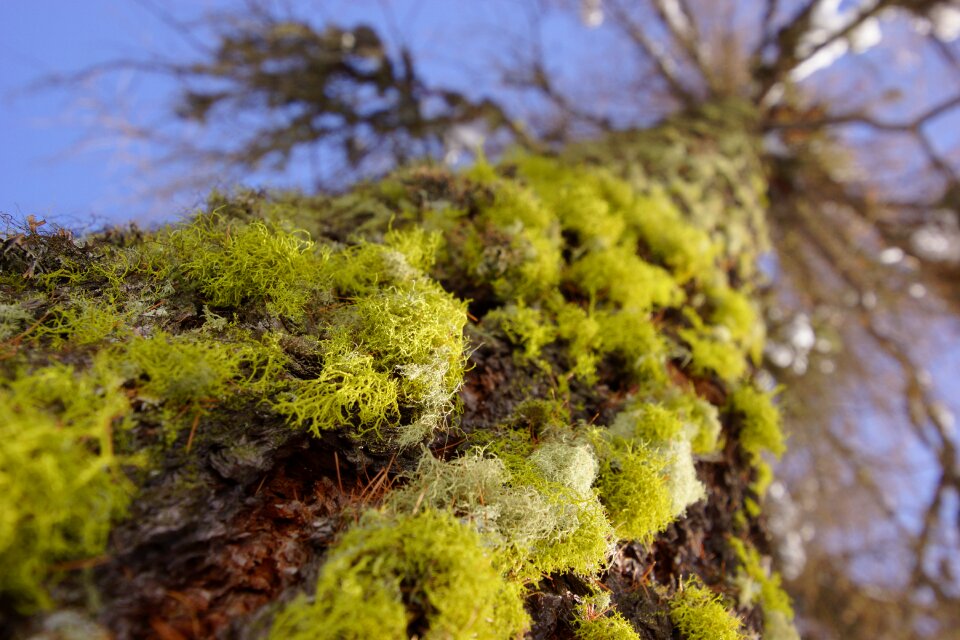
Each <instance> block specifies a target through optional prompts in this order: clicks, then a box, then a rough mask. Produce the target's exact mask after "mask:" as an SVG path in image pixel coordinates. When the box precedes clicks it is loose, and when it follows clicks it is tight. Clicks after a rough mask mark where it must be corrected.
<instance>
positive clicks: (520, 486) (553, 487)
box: [387, 442, 612, 581]
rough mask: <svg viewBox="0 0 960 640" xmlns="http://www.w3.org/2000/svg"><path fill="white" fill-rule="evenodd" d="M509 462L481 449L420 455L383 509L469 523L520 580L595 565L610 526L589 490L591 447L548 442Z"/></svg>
mask: <svg viewBox="0 0 960 640" xmlns="http://www.w3.org/2000/svg"><path fill="white" fill-rule="evenodd" d="M544 446H547V445H544ZM511 460H512V464H511V465H510V468H508V467H507V465H506V464H504V462H503V461H502V460H500V459H499V458H496V457H490V456H489V455H481V454H480V453H479V452H475V453H472V454H467V455H464V456H462V457H460V458H457V459H455V460H452V461H450V462H442V461H439V460H436V459H434V458H433V457H431V456H429V455H428V456H425V457H424V458H423V459H422V460H421V463H420V466H419V468H418V470H417V472H416V474H414V476H413V477H412V479H411V482H410V483H409V485H408V486H407V487H405V488H404V489H402V490H400V491H398V492H395V493H394V494H393V495H392V496H391V497H390V498H389V499H388V501H387V505H388V508H389V509H390V510H391V511H393V512H395V513H412V512H416V511H417V510H418V509H420V508H433V509H440V510H444V511H447V512H450V513H453V514H454V515H456V516H457V517H458V518H460V519H462V520H464V521H467V522H470V523H471V524H472V525H473V526H474V527H475V528H476V529H477V531H479V532H480V533H481V534H483V536H484V537H485V539H486V540H487V542H488V544H490V545H491V546H493V547H494V548H496V549H498V550H499V551H500V552H501V553H502V557H503V559H504V562H505V566H506V568H507V570H508V573H509V574H510V575H511V576H512V577H513V578H514V579H517V580H520V581H526V580H533V579H538V578H539V577H540V575H541V574H548V573H552V572H555V571H574V572H577V573H580V574H582V575H590V574H592V573H594V572H596V571H597V570H599V569H600V567H602V566H603V565H604V564H605V562H606V559H607V556H608V554H609V551H610V542H611V534H612V529H611V527H610V524H609V523H608V522H607V520H606V517H605V516H604V513H603V510H602V508H601V506H600V504H599V502H597V498H596V496H595V495H594V494H593V492H592V491H591V490H590V484H592V481H593V474H594V473H595V472H596V464H597V463H596V460H595V459H594V458H593V457H592V454H591V453H590V451H589V450H588V449H586V448H584V446H583V445H567V444H564V443H560V442H553V443H551V444H550V445H549V446H548V449H547V451H546V452H545V453H542V454H540V455H538V454H537V453H536V452H534V453H533V454H532V455H531V456H529V457H522V456H517V455H514V456H511ZM544 468H546V472H543V469H544ZM565 482H566V483H567V484H565Z"/></svg>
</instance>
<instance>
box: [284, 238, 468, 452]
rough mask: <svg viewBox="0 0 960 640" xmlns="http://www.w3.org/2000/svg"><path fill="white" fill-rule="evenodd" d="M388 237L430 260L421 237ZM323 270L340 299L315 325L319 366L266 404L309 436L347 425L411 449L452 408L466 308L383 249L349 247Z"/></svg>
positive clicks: (458, 380) (421, 258)
mask: <svg viewBox="0 0 960 640" xmlns="http://www.w3.org/2000/svg"><path fill="white" fill-rule="evenodd" d="M393 237H394V239H395V241H396V242H401V241H402V242H412V243H414V244H415V245H416V246H418V247H420V248H419V249H417V250H416V252H419V253H417V256H419V257H417V256H415V259H416V260H418V261H420V263H421V264H427V263H428V262H429V259H428V258H427V257H425V253H424V252H425V251H427V250H428V248H429V247H427V248H424V245H423V243H424V242H426V243H428V244H429V245H430V246H432V243H433V241H431V240H429V239H428V237H427V236H423V235H419V236H418V235H416V234H414V235H409V234H408V235H399V234H395V235H394V236H393ZM398 238H399V239H398ZM403 238H406V240H403ZM417 238H419V240H418V239H417ZM407 250H408V251H414V250H413V249H411V248H410V247H407ZM416 252H415V253H416ZM330 265H331V268H332V272H331V273H332V274H333V276H332V283H333V286H334V287H335V289H336V290H337V291H339V292H340V293H341V295H343V296H349V297H348V298H346V299H345V302H344V303H343V304H341V305H338V306H336V307H335V308H334V309H333V310H332V311H331V312H330V314H329V315H328V316H326V317H325V318H324V321H323V325H324V326H325V327H326V331H327V335H328V337H327V338H326V339H325V340H323V341H322V342H321V344H320V346H319V349H318V351H319V355H320V356H321V358H322V360H323V365H322V367H323V368H322V370H321V371H320V372H319V374H318V375H317V376H316V377H315V378H312V379H307V380H299V381H296V382H294V383H293V385H292V388H291V389H290V390H289V392H288V393H286V394H285V395H282V396H280V397H279V398H278V399H277V400H276V401H275V402H274V403H273V406H274V408H275V409H276V410H277V411H279V412H280V413H283V414H285V415H287V416H289V417H290V418H291V421H292V422H293V423H294V424H296V425H298V426H306V427H308V428H310V429H311V430H312V431H313V432H314V433H317V434H318V433H319V431H321V430H326V429H336V428H339V427H342V426H347V425H352V426H353V427H354V430H355V432H356V433H357V434H358V435H360V436H364V435H367V434H371V433H372V434H374V435H375V437H377V438H385V437H389V438H390V439H391V440H392V441H394V442H395V443H396V444H399V445H400V446H409V445H412V444H416V443H417V442H420V441H421V440H423V439H424V438H425V437H427V436H428V435H429V434H430V433H431V432H432V431H433V430H434V429H435V428H436V427H437V426H439V424H440V423H441V421H442V420H443V419H444V418H445V417H446V416H447V415H448V414H449V412H450V411H451V410H452V406H453V395H454V393H456V391H457V389H458V388H459V386H460V384H461V381H462V379H463V367H464V353H463V352H464V344H463V326H464V324H466V307H465V305H464V304H463V303H462V302H459V301H458V300H456V299H455V298H454V297H453V296H451V295H450V294H448V293H446V292H445V291H444V290H443V289H442V288H441V287H440V286H439V285H438V284H437V283H436V282H434V281H432V280H430V279H429V278H427V277H426V276H424V275H423V273H422V272H420V271H419V270H418V269H415V268H414V267H413V266H411V265H410V264H409V263H408V262H407V259H406V255H405V254H403V253H400V252H399V251H396V250H393V249H390V248H385V247H382V246H379V245H373V244H362V245H358V246H356V247H353V248H349V249H345V250H343V251H341V252H338V253H335V254H333V255H332V256H331V257H330Z"/></svg>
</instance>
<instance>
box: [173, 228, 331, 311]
mask: <svg viewBox="0 0 960 640" xmlns="http://www.w3.org/2000/svg"><path fill="white" fill-rule="evenodd" d="M166 243H167V244H168V246H169V249H170V251H171V254H172V255H171V256H170V257H169V259H170V260H171V261H174V262H175V263H177V262H179V268H180V270H181V272H182V273H183V276H184V277H185V278H186V280H187V281H188V282H191V283H193V284H195V285H196V286H197V287H198V289H199V290H200V292H201V294H202V295H203V296H204V300H205V302H207V303H209V304H210V305H212V306H214V307H233V308H236V307H239V306H240V305H241V304H244V303H254V304H265V305H266V307H267V309H268V310H270V311H272V312H274V313H277V314H279V315H283V316H290V317H293V318H298V317H300V316H301V315H302V314H303V312H304V306H305V305H306V303H307V301H308V299H309V297H310V294H311V290H312V289H314V288H318V287H319V286H321V285H322V281H321V280H318V278H317V276H318V274H320V273H322V267H323V263H324V255H323V254H322V253H317V252H315V245H314V243H313V241H312V240H310V239H309V238H308V237H307V235H306V233H305V232H301V231H288V230H285V229H281V228H279V227H277V226H274V225H268V224H266V223H264V222H261V221H259V220H257V221H252V222H249V223H228V222H226V221H224V220H223V219H222V218H221V217H220V216H219V215H217V214H209V215H206V216H198V217H197V218H195V219H194V220H193V221H191V222H190V224H187V225H184V226H181V227H180V228H178V229H176V230H174V231H173V232H172V233H171V234H170V235H169V238H167V239H166Z"/></svg>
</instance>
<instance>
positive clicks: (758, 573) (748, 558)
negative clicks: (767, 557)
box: [730, 538, 793, 621]
mask: <svg viewBox="0 0 960 640" xmlns="http://www.w3.org/2000/svg"><path fill="white" fill-rule="evenodd" d="M730 546H731V547H733V550H734V552H735V553H736V554H737V558H739V560H740V565H741V566H740V570H741V572H742V574H743V575H745V576H746V577H747V578H749V579H750V580H751V581H753V582H754V583H756V584H758V585H760V605H761V606H762V607H763V611H764V614H765V615H769V614H771V613H775V612H776V613H779V614H781V615H782V616H785V617H786V619H787V620H788V621H789V620H793V605H792V604H791V602H790V596H788V595H787V593H786V592H785V591H784V590H783V587H782V586H781V584H780V575H779V574H777V573H776V572H769V571H767V569H765V568H764V566H763V563H762V561H761V559H760V553H759V552H758V551H757V550H756V549H755V548H753V547H752V546H748V545H747V544H746V543H745V542H743V541H742V540H740V539H739V538H730ZM744 592H747V593H749V592H750V590H741V593H744ZM741 604H742V605H744V606H749V605H750V604H751V601H750V599H748V600H747V601H746V602H742V603H741Z"/></svg>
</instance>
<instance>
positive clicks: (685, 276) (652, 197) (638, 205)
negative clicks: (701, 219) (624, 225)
mask: <svg viewBox="0 0 960 640" xmlns="http://www.w3.org/2000/svg"><path fill="white" fill-rule="evenodd" d="M626 217H627V220H628V221H629V222H630V224H631V226H632V227H634V228H635V229H636V230H637V232H638V234H639V235H640V237H641V238H642V239H643V241H644V242H645V243H646V245H647V246H648V247H650V249H651V250H652V251H653V254H654V255H655V256H656V257H657V258H659V259H660V260H661V261H662V262H663V263H664V264H665V265H667V266H668V267H669V268H670V270H671V271H672V272H673V273H674V275H675V276H676V277H677V280H679V281H680V282H686V281H688V280H690V279H692V278H700V279H705V278H709V277H711V276H712V275H713V272H714V268H715V261H716V259H717V256H718V254H719V250H718V247H717V245H716V243H714V242H713V241H712V240H711V239H710V235H709V234H708V233H707V232H706V231H705V230H703V229H700V228H698V227H696V226H694V225H692V224H690V223H689V222H687V221H686V220H684V219H683V217H682V215H681V213H680V211H679V209H677V207H676V206H675V205H674V204H673V203H672V202H671V201H670V199H669V197H668V196H667V195H666V194H664V193H662V192H659V191H657V192H653V193H650V194H648V195H644V196H641V197H639V198H637V200H636V202H635V203H634V204H633V205H632V206H631V207H630V208H628V209H627V210H626Z"/></svg>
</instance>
